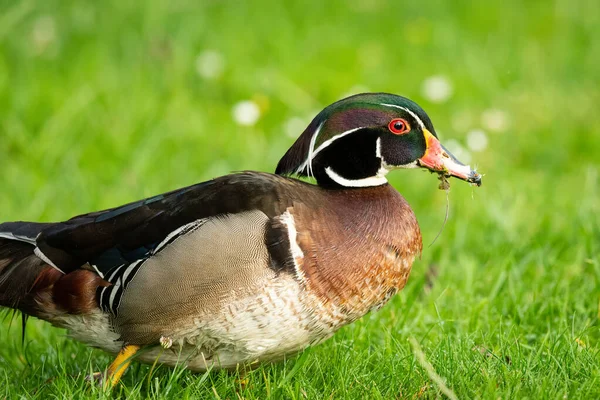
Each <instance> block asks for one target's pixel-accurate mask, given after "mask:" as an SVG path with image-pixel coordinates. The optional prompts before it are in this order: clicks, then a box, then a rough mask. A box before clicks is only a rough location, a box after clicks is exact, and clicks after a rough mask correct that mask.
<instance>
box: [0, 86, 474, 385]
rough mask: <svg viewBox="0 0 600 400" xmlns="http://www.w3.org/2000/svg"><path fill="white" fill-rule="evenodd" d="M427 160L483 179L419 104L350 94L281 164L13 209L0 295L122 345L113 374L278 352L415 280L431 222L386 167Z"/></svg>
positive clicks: (228, 363) (4, 228)
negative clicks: (145, 191)
mask: <svg viewBox="0 0 600 400" xmlns="http://www.w3.org/2000/svg"><path fill="white" fill-rule="evenodd" d="M419 167H420V168H426V169H428V170H431V171H433V172H435V173H438V174H440V176H443V177H444V178H445V177H450V176H454V177H457V178H460V179H462V180H465V181H467V182H470V183H472V184H475V185H478V186H479V185H480V184H481V176H480V175H479V174H478V173H476V172H475V171H474V170H472V169H471V168H470V167H469V166H466V165H463V164H462V163H460V162H459V161H458V160H456V158H455V157H453V156H452V155H451V154H450V152H448V151H447V150H446V149H445V148H444V147H442V145H441V144H440V142H439V141H438V139H437V135H436V133H435V129H434V128H433V125H432V123H431V120H430V119H429V117H428V116H427V114H426V113H425V112H424V111H423V110H422V109H421V108H420V107H419V106H418V105H417V104H416V103H414V102H412V101H411V100H409V99H407V98H404V97H400V96H396V95H392V94H386V93H366V94H359V95H355V96H352V97H348V98H346V99H343V100H340V101H338V102H336V103H334V104H332V105H330V106H328V107H327V108H325V109H324V110H323V111H321V112H320V113H319V114H318V115H317V116H316V117H315V119H314V120H313V121H312V122H311V123H310V125H309V126H308V127H307V128H306V130H305V131H304V132H303V133H302V135H301V136H300V137H299V139H298V140H297V141H296V142H295V143H294V144H293V146H292V147H291V148H290V149H289V150H288V151H287V153H286V154H285V155H284V156H283V158H282V159H281V161H279V164H278V165H277V169H276V171H275V174H267V173H261V172H242V173H235V174H231V175H226V176H223V177H220V178H216V179H213V180H211V181H207V182H203V183H200V184H197V185H193V186H190V187H186V188H183V189H179V190H175V191H173V192H169V193H165V194H161V195H158V196H155V197H151V198H148V199H145V200H141V201H138V202H134V203H130V204H127V205H124V206H121V207H117V208H113V209H109V210H105V211H99V212H93V213H89V214H85V215H80V216H77V217H74V218H72V219H69V220H68V221H65V222H57V223H35V222H8V223H4V224H0V306H3V307H10V308H13V309H17V310H20V311H22V312H23V313H24V314H25V315H27V316H35V317H37V318H41V319H43V320H46V321H49V322H50V323H52V324H53V325H56V326H59V327H62V328H66V329H67V330H68V331H69V333H70V336H72V337H73V338H75V339H77V340H80V341H82V342H84V343H86V344H88V345H91V346H94V347H98V348H101V349H103V350H105V351H108V352H111V353H116V354H117V357H116V359H115V361H114V362H113V363H112V364H111V366H110V367H109V368H108V377H107V381H108V382H109V383H111V384H115V383H116V382H118V381H119V379H120V377H121V375H122V374H123V372H124V371H125V369H126V368H127V366H128V365H129V362H130V360H131V358H132V357H133V356H134V355H135V356H136V358H137V359H138V360H140V361H142V362H148V363H153V362H155V361H156V360H157V359H158V361H159V362H160V363H163V364H167V365H170V366H173V365H175V364H177V363H183V364H184V365H185V366H187V368H189V369H191V370H194V371H204V370H206V369H208V368H227V369H232V368H236V367H237V366H239V365H246V366H248V365H252V364H255V363H258V362H267V361H276V360H279V359H282V358H283V357H284V356H285V355H291V354H294V353H297V352H299V351H301V350H302V349H304V348H306V347H307V346H310V345H314V344H317V343H320V342H322V341H324V340H325V339H327V338H329V337H330V336H331V335H332V334H333V333H334V332H335V331H337V330H338V329H339V328H340V327H342V326H344V325H346V324H348V323H351V322H352V321H355V320H356V319H358V318H360V317H362V316H363V315H365V314H366V313H367V312H369V311H370V310H375V309H378V308H379V307H381V306H382V305H383V304H385V303H386V302H387V301H388V300H389V299H390V297H391V296H393V295H394V294H395V293H396V292H397V291H398V290H400V289H402V288H403V287H404V285H405V283H406V280H407V279H408V276H409V273H410V270H411V265H412V263H413V260H414V259H415V257H417V256H418V255H419V254H420V252H421V249H422V242H421V233H420V230H419V226H418V224H417V220H416V218H415V215H414V213H413V211H412V210H411V208H410V206H409V205H408V204H407V202H406V201H405V200H404V198H403V197H402V196H401V195H400V194H399V193H398V192H397V191H396V190H395V189H394V188H393V187H392V186H390V185H389V184H388V182H387V180H386V174H387V173H388V172H389V171H390V170H393V169H399V168H419ZM291 176H296V177H308V178H314V179H315V180H316V184H311V183H307V182H305V181H301V180H298V179H294V178H292V177H291ZM165 349H169V350H165Z"/></svg>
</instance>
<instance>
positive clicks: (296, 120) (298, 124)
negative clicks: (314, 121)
mask: <svg viewBox="0 0 600 400" xmlns="http://www.w3.org/2000/svg"><path fill="white" fill-rule="evenodd" d="M307 125H308V124H307V123H306V122H305V121H304V120H303V119H302V118H300V117H292V118H290V119H288V120H287V121H286V122H285V125H284V128H283V130H284V132H285V134H286V135H287V136H289V137H291V138H297V137H298V136H300V134H301V133H302V132H304V129H305V128H306V127H307Z"/></svg>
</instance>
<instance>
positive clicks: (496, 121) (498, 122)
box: [481, 108, 509, 132]
mask: <svg viewBox="0 0 600 400" xmlns="http://www.w3.org/2000/svg"><path fill="white" fill-rule="evenodd" d="M481 124H482V125H483V127H484V128H486V129H489V130H490V131H492V132H502V131H505V130H506V128H508V124H509V121H508V115H507V114H506V113H505V112H504V111H502V110H498V109H496V108H490V109H489V110H485V111H484V112H483V113H482V114H481Z"/></svg>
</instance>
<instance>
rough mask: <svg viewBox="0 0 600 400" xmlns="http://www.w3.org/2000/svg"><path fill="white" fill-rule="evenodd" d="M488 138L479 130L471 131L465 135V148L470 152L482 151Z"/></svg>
mask: <svg viewBox="0 0 600 400" xmlns="http://www.w3.org/2000/svg"><path fill="white" fill-rule="evenodd" d="M487 145H488V138H487V135H486V134H485V132H484V131H482V130H481V129H473V130H472V131H470V132H469V133H467V146H469V149H471V150H472V151H483V150H485V149H486V148H487Z"/></svg>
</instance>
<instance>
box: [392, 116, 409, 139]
mask: <svg viewBox="0 0 600 400" xmlns="http://www.w3.org/2000/svg"><path fill="white" fill-rule="evenodd" d="M388 128H389V130H390V132H392V133H393V134H394V135H403V134H405V133H408V132H409V131H410V126H409V125H408V122H406V120H405V119H402V118H394V119H393V120H391V121H390V123H389V124H388Z"/></svg>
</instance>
